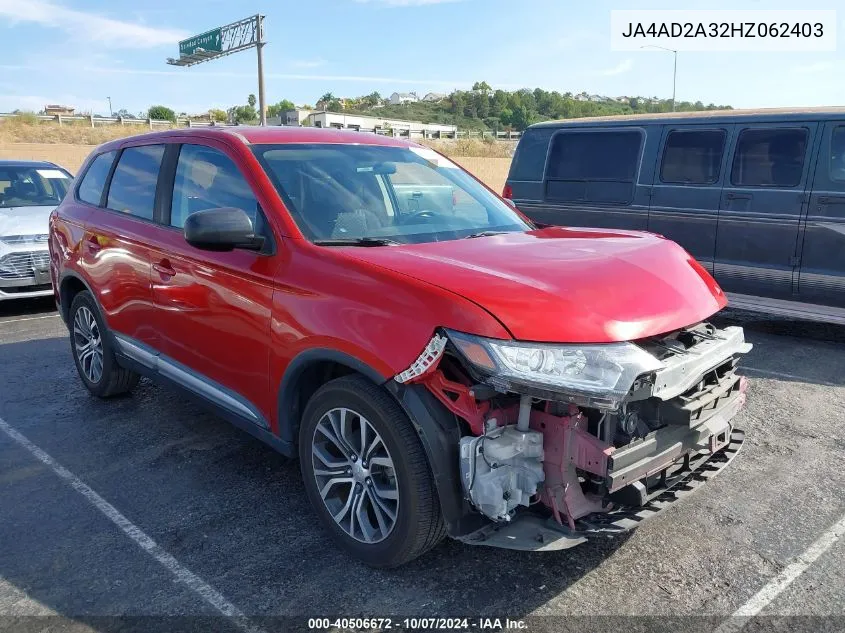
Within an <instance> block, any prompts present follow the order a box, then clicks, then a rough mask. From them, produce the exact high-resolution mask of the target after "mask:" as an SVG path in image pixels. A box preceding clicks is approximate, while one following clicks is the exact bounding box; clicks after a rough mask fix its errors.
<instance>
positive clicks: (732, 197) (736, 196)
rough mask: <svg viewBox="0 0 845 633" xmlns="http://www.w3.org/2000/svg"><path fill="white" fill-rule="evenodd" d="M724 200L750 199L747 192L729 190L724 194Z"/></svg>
mask: <svg viewBox="0 0 845 633" xmlns="http://www.w3.org/2000/svg"><path fill="white" fill-rule="evenodd" d="M725 199H726V200H751V196H750V195H749V194H747V193H733V192H731V191H729V192H728V193H726V194H725Z"/></svg>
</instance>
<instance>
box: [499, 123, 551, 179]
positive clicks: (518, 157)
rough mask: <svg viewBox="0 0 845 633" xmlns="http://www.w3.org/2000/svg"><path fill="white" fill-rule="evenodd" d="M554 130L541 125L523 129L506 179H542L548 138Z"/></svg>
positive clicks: (547, 151) (547, 149) (547, 150)
mask: <svg viewBox="0 0 845 633" xmlns="http://www.w3.org/2000/svg"><path fill="white" fill-rule="evenodd" d="M556 131H557V130H556V129H555V128H543V127H541V128H533V129H532V128H529V129H527V130H525V132H524V133H523V135H522V138H521V139H520V140H519V144H518V145H517V146H516V152H515V153H514V155H513V161H511V169H510V174H509V176H508V180H534V181H541V180H543V172H544V171H545V169H546V155H547V154H548V153H549V140H550V139H551V138H552V134H554V133H555V132H556Z"/></svg>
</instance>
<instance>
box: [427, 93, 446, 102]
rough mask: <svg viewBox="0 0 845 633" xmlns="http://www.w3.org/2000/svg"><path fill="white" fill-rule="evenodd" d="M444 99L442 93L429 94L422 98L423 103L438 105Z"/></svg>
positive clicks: (444, 96)
mask: <svg viewBox="0 0 845 633" xmlns="http://www.w3.org/2000/svg"><path fill="white" fill-rule="evenodd" d="M445 98H446V95H445V94H443V93H442V92H429V93H428V94H427V95H426V96H424V97H423V99H422V100H423V101H425V102H427V103H440V102H441V101H443V100H444V99H445Z"/></svg>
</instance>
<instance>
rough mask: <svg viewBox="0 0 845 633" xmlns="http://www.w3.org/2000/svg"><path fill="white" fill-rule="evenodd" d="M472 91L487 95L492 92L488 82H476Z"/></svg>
mask: <svg viewBox="0 0 845 633" xmlns="http://www.w3.org/2000/svg"><path fill="white" fill-rule="evenodd" d="M472 89H473V90H474V91H476V92H481V93H483V94H485V95H486V94H487V93H488V92H490V91H491V90H492V88H491V87H490V84H488V83H487V82H486V81H476V82H475V83H474V84H472Z"/></svg>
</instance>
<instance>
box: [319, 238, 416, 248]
mask: <svg viewBox="0 0 845 633" xmlns="http://www.w3.org/2000/svg"><path fill="white" fill-rule="evenodd" d="M313 243H314V244H317V245H318V246H396V245H397V244H401V242H397V241H396V240H390V239H387V238H386V237H349V238H338V239H330V240H314V242H313Z"/></svg>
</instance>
